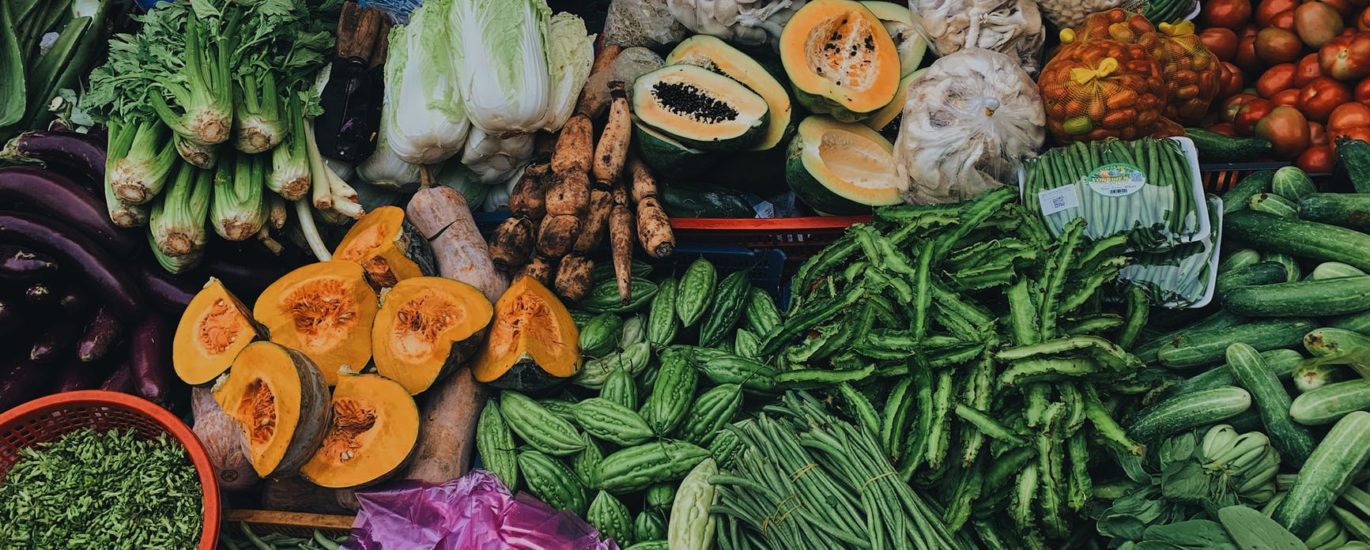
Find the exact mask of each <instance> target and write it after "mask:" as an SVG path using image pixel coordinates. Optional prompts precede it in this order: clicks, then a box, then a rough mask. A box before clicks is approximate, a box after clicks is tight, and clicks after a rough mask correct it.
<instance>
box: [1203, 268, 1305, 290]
mask: <svg viewBox="0 0 1370 550" xmlns="http://www.w3.org/2000/svg"><path fill="white" fill-rule="evenodd" d="M1286 277H1288V273H1287V272H1286V271H1285V269H1284V265H1282V264H1280V263H1278V262H1257V263H1254V264H1251V265H1248V266H1245V267H1241V268H1237V269H1233V270H1231V271H1228V272H1226V273H1222V274H1219V275H1218V282H1217V283H1215V285H1216V286H1215V288H1214V292H1216V293H1217V295H1218V296H1219V297H1222V296H1224V295H1226V294H1227V293H1228V292H1229V291H1231V290H1235V289H1238V288H1242V287H1248V286H1260V285H1273V284H1276V283H1283V282H1285V278H1286Z"/></svg>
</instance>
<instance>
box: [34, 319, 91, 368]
mask: <svg viewBox="0 0 1370 550" xmlns="http://www.w3.org/2000/svg"><path fill="white" fill-rule="evenodd" d="M78 335H79V334H78V333H77V332H76V325H73V324H71V323H57V324H56V325H54V326H52V327H49V328H48V329H47V330H44V331H43V333H42V334H39V335H38V339H37V340H35V341H34V342H33V347H32V348H30V349H29V360H30V361H33V362H34V363H38V364H40V365H50V364H52V363H56V362H57V361H58V360H59V359H63V358H67V359H71V358H74V357H75V356H76V354H75V353H72V352H73V351H74V350H75V349H76V337H77V336H78Z"/></svg>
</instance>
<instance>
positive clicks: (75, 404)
mask: <svg viewBox="0 0 1370 550" xmlns="http://www.w3.org/2000/svg"><path fill="white" fill-rule="evenodd" d="M83 428H94V429H96V430H114V429H130V428H131V429H133V430H134V431H136V432H138V435H139V436H141V437H146V438H149V439H151V438H155V437H157V436H158V435H160V434H163V433H168V434H171V436H172V437H174V438H176V441H178V442H180V443H181V445H182V446H184V447H185V449H186V453H187V454H189V455H190V460H191V462H192V463H194V464H195V472H196V473H197V474H199V477H200V489H201V498H202V499H203V502H204V527H203V529H202V531H201V533H200V546H199V547H200V549H201V550H213V548H214V547H215V544H217V543H218V540H219V514H220V511H219V482H218V480H217V479H216V478H215V477H214V466H213V465H212V464H211V463H210V461H209V455H208V454H205V447H204V445H202V444H201V443H200V440H199V439H197V438H196V437H195V434H194V433H193V432H191V431H190V428H189V427H187V426H186V425H185V423H183V422H181V420H180V419H178V418H176V416H175V415H173V414H171V413H170V412H169V411H167V410H166V409H163V408H161V407H159V406H157V405H156V404H154V403H152V402H151V401H148V400H146V399H142V398H139V397H135V396H132V395H128V394H125V393H118V392H109V391H101V390H91V391H75V392H67V393H59V394H55V395H49V396H47V397H42V398H39V399H35V400H33V401H29V402H28V403H24V404H23V405H20V406H18V407H15V408H13V409H10V410H8V411H5V412H4V413H3V414H0V479H3V477H4V474H5V472H7V471H9V469H10V467H12V466H14V464H15V463H16V462H18V461H19V451H20V450H21V449H25V448H28V447H32V446H34V445H37V444H39V443H43V442H47V441H52V440H55V439H57V438H59V437H61V436H62V435H64V434H66V433H68V432H72V431H76V430H80V429H83Z"/></svg>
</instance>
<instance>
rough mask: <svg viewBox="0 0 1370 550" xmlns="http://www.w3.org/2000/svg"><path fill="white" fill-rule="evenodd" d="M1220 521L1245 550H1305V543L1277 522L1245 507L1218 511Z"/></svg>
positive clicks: (1231, 507)
mask: <svg viewBox="0 0 1370 550" xmlns="http://www.w3.org/2000/svg"><path fill="white" fill-rule="evenodd" d="M1218 521H1221V522H1222V525H1223V528H1224V529H1226V530H1227V534H1229V535H1231V536H1232V539H1233V540H1235V541H1236V542H1237V545H1238V546H1240V547H1241V548H1242V549H1243V550H1304V549H1305V548H1307V547H1306V546H1304V544H1303V541H1301V540H1299V538H1298V537H1296V536H1294V534H1293V533H1290V532H1289V531H1288V530H1286V529H1285V528H1284V527H1282V526H1280V524H1278V523H1275V520H1273V519H1270V518H1268V517H1265V514H1262V513H1260V512H1258V511H1256V510H1253V509H1251V508H1247V507H1245V506H1228V507H1227V508H1223V509H1222V510H1218Z"/></svg>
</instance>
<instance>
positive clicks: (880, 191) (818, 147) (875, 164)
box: [785, 116, 903, 215]
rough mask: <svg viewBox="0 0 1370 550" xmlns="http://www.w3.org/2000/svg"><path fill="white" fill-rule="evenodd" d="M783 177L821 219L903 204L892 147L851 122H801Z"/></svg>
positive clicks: (820, 118) (811, 119) (820, 119)
mask: <svg viewBox="0 0 1370 550" xmlns="http://www.w3.org/2000/svg"><path fill="white" fill-rule="evenodd" d="M785 174H786V181H788V182H789V184H790V188H791V189H793V190H794V194H795V196H796V197H798V198H799V200H801V201H804V203H805V204H808V205H809V206H810V207H812V208H813V209H814V210H817V211H818V212H819V213H821V214H833V215H848V214H862V213H867V212H870V211H871V207H874V206H886V205H891V204H899V203H900V202H903V199H902V198H901V196H900V193H899V175H898V174H897V173H896V172H895V169H894V145H893V144H891V143H890V142H889V140H887V139H885V138H884V137H883V136H881V135H880V134H879V133H877V132H876V131H875V130H872V129H870V128H868V127H866V126H865V125H864V124H860V123H856V122H838V121H836V120H833V119H832V118H829V117H825V116H811V117H809V118H806V119H804V121H803V122H800V123H799V131H798V132H796V133H795V135H794V139H793V140H791V141H790V148H789V155H788V158H787V159H786V161H785Z"/></svg>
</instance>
